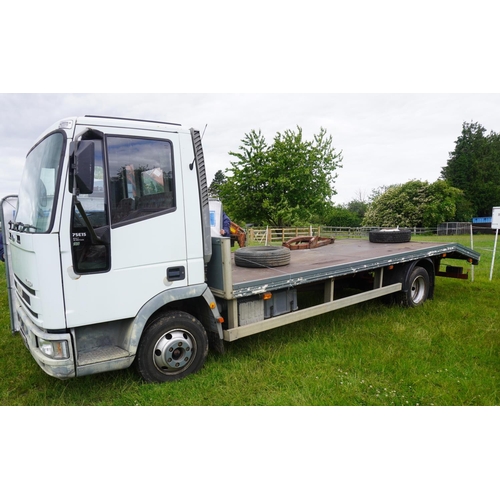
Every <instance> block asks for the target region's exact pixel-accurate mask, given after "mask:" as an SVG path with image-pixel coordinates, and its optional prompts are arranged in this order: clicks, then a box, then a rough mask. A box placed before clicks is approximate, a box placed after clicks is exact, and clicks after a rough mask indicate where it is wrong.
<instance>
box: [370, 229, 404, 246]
mask: <svg viewBox="0 0 500 500" xmlns="http://www.w3.org/2000/svg"><path fill="white" fill-rule="evenodd" d="M369 239H370V242H371V243H408V242H409V241H410V240H411V229H377V230H375V231H370V233H369Z"/></svg>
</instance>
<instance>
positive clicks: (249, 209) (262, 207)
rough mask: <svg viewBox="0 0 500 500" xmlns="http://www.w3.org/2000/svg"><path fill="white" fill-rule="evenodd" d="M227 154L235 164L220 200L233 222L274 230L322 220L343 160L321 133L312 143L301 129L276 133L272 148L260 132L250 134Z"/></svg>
mask: <svg viewBox="0 0 500 500" xmlns="http://www.w3.org/2000/svg"><path fill="white" fill-rule="evenodd" d="M229 154H230V155H231V156H232V157H234V158H235V160H234V161H232V162H231V168H229V169H228V170H227V171H226V174H227V176H226V179H227V181H226V183H225V184H224V185H223V186H222V187H221V190H220V195H221V200H222V202H223V203H224V205H225V207H226V210H227V211H228V213H230V214H231V216H232V217H233V218H235V219H237V220H240V221H246V222H253V223H256V224H268V225H271V226H278V227H280V226H286V225H294V224H301V223H307V222H309V221H311V220H312V219H313V218H317V217H321V216H322V215H324V214H325V213H326V211H327V210H328V208H329V206H330V202H331V198H332V196H333V195H334V194H336V192H335V190H334V187H333V183H334V180H335V178H336V176H337V175H336V173H335V170H336V169H337V168H341V166H342V165H341V163H342V155H341V153H338V152H336V151H335V148H334V147H333V145H332V137H331V136H329V135H327V132H326V130H325V129H323V128H321V129H320V132H319V133H318V134H317V135H314V138H313V139H312V140H306V139H305V138H304V136H303V134H302V129H301V128H300V127H297V130H296V131H292V130H286V131H285V132H283V133H277V134H276V136H275V138H274V142H273V144H272V145H271V146H269V145H268V144H267V142H266V139H265V138H264V136H263V135H262V132H261V131H260V130H259V131H258V132H256V131H255V130H252V131H251V132H250V133H247V134H245V136H244V138H243V140H242V143H241V145H240V147H239V150H238V152H230V153H229Z"/></svg>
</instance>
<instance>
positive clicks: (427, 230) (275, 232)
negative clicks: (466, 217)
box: [247, 222, 470, 245]
mask: <svg viewBox="0 0 500 500" xmlns="http://www.w3.org/2000/svg"><path fill="white" fill-rule="evenodd" d="M373 229H381V228H379V227H335V226H309V227H249V228H247V241H248V242H253V243H258V244H259V245H272V244H281V243H284V242H285V241H288V240H290V239H292V238H296V237H298V236H324V237H328V238H339V239H345V238H367V237H368V233H369V232H370V231H371V230H373ZM411 229H412V232H413V234H415V235H417V234H419V235H422V234H428V235H439V236H440V235H444V234H447V235H448V234H467V233H468V232H470V223H469V222H466V223H453V225H452V224H451V223H449V224H448V225H446V226H445V228H443V226H442V225H441V226H440V227H414V228H411Z"/></svg>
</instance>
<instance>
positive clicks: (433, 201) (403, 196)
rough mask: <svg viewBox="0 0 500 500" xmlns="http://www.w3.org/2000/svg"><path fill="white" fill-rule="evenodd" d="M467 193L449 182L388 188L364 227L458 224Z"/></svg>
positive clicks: (383, 192)
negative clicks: (456, 219) (448, 222)
mask: <svg viewBox="0 0 500 500" xmlns="http://www.w3.org/2000/svg"><path fill="white" fill-rule="evenodd" d="M462 198H463V193H462V192H461V191H460V190H459V189H456V188H454V187H451V186H450V185H449V184H448V183H447V182H445V181H443V180H438V181H436V182H434V183H433V184H429V183H428V182H426V181H418V180H412V181H409V182H407V183H405V184H398V185H394V186H389V187H388V188H384V190H382V191H381V192H380V194H379V195H378V196H376V197H375V198H374V199H373V201H372V203H371V205H370V207H369V208H368V210H367V212H366V214H365V218H364V220H363V224H364V225H366V226H380V227H390V226H393V227H396V226H400V227H435V226H437V225H439V224H441V223H442V222H447V221H454V220H455V217H456V211H457V204H459V203H460V202H461V199H462Z"/></svg>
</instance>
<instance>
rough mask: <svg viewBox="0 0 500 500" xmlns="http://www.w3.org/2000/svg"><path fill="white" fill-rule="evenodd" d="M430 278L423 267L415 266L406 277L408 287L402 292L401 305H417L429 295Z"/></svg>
mask: <svg viewBox="0 0 500 500" xmlns="http://www.w3.org/2000/svg"><path fill="white" fill-rule="evenodd" d="M429 291H430V279H429V273H428V272H427V271H426V270H425V269H424V268H423V267H416V268H415V269H414V270H413V271H412V273H411V274H410V277H409V279H408V288H407V291H406V292H403V294H402V298H403V300H402V302H403V305H405V306H407V307H418V306H420V305H421V304H423V303H424V302H425V301H426V300H427V298H428V297H429Z"/></svg>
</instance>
